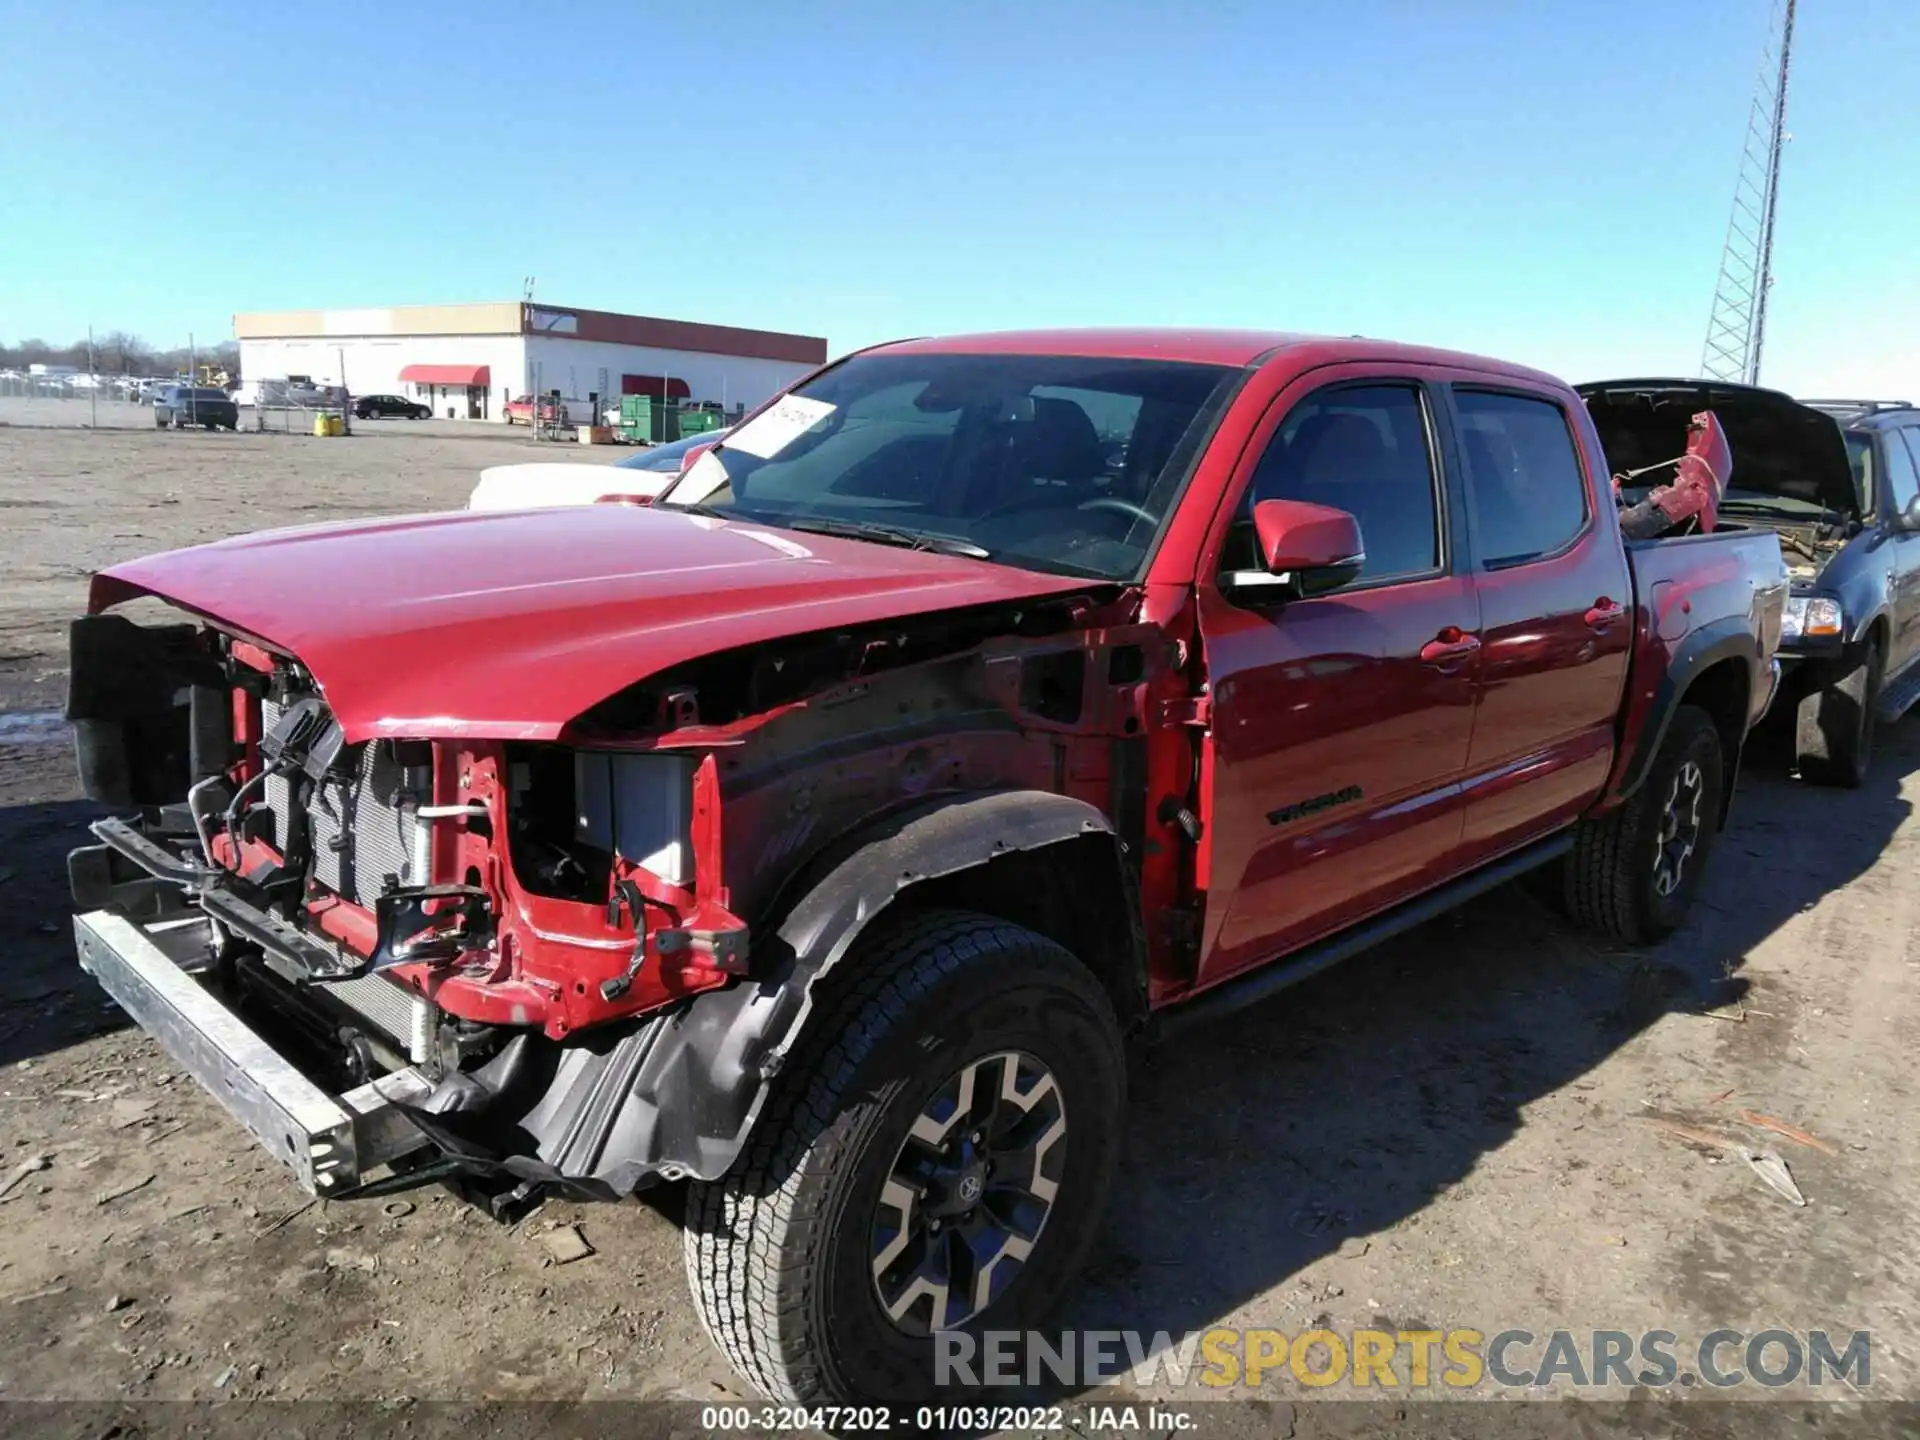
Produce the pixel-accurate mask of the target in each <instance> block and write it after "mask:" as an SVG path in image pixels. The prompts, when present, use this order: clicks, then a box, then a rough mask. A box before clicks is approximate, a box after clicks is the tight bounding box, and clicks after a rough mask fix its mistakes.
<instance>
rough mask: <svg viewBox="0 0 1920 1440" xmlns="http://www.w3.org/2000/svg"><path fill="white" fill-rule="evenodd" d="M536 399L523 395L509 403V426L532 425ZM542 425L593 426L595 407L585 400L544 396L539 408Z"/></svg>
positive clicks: (541, 398)
mask: <svg viewBox="0 0 1920 1440" xmlns="http://www.w3.org/2000/svg"><path fill="white" fill-rule="evenodd" d="M535 409H536V407H535V405H534V399H533V396H531V395H522V396H520V397H519V398H518V399H517V400H509V401H508V402H507V423H508V424H509V425H531V424H533V421H534V413H535ZM538 411H539V416H540V423H541V424H542V425H549V424H551V425H591V424H592V423H593V406H592V405H591V404H589V403H588V402H587V401H585V400H555V399H553V398H552V397H551V396H547V395H542V396H541V397H540V403H539V406H538Z"/></svg>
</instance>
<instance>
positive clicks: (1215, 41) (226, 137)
mask: <svg viewBox="0 0 1920 1440" xmlns="http://www.w3.org/2000/svg"><path fill="white" fill-rule="evenodd" d="M1767 6H1768V0H1681V3H1674V0H1551V3H1547V0H1447V3H1442V0H1431V3H1418V0H1345V3H1341V4H1321V3H1313V4H1308V3H1302V0H1264V3H1247V4H1242V3H1234V0H1223V3H1208V4H1206V5H1204V6H1199V7H1187V6H1176V5H1168V4H1165V3H1157V4H1147V3H1135V0H1109V3H1103V4H1094V3H1081V0H1039V3H1035V0H1027V3H1001V0H974V3H968V4H949V3H946V0H914V3H900V0H891V3H884V4H882V3H865V0H849V3H839V4H832V3H830V4H823V5H818V6H803V5H793V4H791V3H782V4H777V5H776V4H771V3H762V0H746V3H741V4H736V5H733V6H728V7H703V6H687V5H675V6H671V7H668V6H654V5H641V4H633V3H628V4H619V3H610V4H591V3H581V4H571V5H567V6H564V7H553V8H552V10H551V11H548V9H547V7H540V6H528V5H515V6H511V7H508V6H500V5H494V4H488V3H482V0H472V3H468V4H463V5H458V6H456V5H453V4H441V3H437V0H433V3H427V4H422V5H404V4H394V3H385V4H379V5H373V4H367V3H363V0H338V3H332V4H328V5H323V6H316V5H288V6H280V5H265V6H240V7H237V8H236V7H233V6H215V7H212V8H208V7H206V6H200V7H197V8H193V9H190V10H189V11H186V12H177V13H176V12H172V11H167V10H165V9H164V8H162V9H154V8H152V7H150V6H149V7H139V6H135V5H133V4H131V3H130V0H117V3H110V4H103V3H86V0H61V3H44V0H0V97H4V104H5V107H6V113H7V116H8V123H7V124H6V126H5V127H4V133H0V338H5V339H10V340H18V339H22V338H26V337H29V336H36V337H41V338H47V339H52V340H62V341H63V340H66V339H68V338H71V337H72V336H74V335H76V334H80V333H83V332H84V330H85V327H86V326H87V325H88V324H89V323H92V324H94V325H96V326H99V327H102V328H106V327H122V328H127V329H131V330H134V331H136V332H138V333H140V334H141V335H143V336H144V337H146V338H147V339H149V340H151V341H154V342H156V343H168V344H171V343H178V342H181V341H184V339H185V336H186V333H187V332H188V331H189V330H192V331H194V332H195V333H196V335H197V336H198V337H202V338H204V337H208V336H211V335H223V334H226V333H229V321H230V317H231V315H232V313H233V312H234V311H236V310H250V309H264V308H274V307H283V306H286V307H291V306H308V305H314V306H355V305H377V304H388V303H403V302H415V301H417V302H428V301H455V300H478V299H497V298H510V297H513V296H516V295H518V293H519V291H520V286H521V281H522V278H523V277H524V276H526V275H529V274H532V275H534V276H537V277H538V291H537V293H538V295H539V296H540V297H541V298H543V299H546V300H550V301H554V302H558V303H565V304H575V305H586V306H596V307H600V308H604V309H615V310H633V311H637V312H640V313H645V314H655V315H665V316H671V317H676V318H684V319H695V320H706V321H713V322H720V323H728V324H739V325H752V326H762V327H766V328H772V329H787V330H798V331H803V332H807V333H812V334H824V335H826V336H827V337H828V338H829V341H830V343H831V345H832V347H833V349H834V350H835V351H836V352H837V351H840V350H844V349H847V348H851V347H853V346H856V345H860V344H865V343H868V342H871V341H874V340H879V339H885V338H888V337H891V336H896V335H901V334H925V333H932V332H940V331H946V330H955V329H989V328H1000V327H1007V326H1022V325H1036V324H1102V323H1148V324H1203V325H1214V324H1230V325H1248V326H1259V327H1272V328H1287V329H1304V330H1320V331H1330V332H1334V333H1364V334H1369V335H1376V336H1383V337H1389V338H1394V339H1407V340H1417V341H1423V342H1428V343H1436V344H1445V345H1452V346H1457V347H1460V348H1466V349H1475V350H1480V351H1484V352H1488V353H1492V354H1496V355H1500V356H1503V357H1506V358H1511V359H1515V360H1521V361H1527V362H1531V363H1534V364H1538V365H1542V366H1544V367H1546V368H1548V369H1551V370H1555V371H1557V372H1560V373H1563V374H1566V375H1568V376H1570V377H1571V378H1574V379H1580V378H1594V377H1599V376H1612V375H1621V374H1626V373H1634V374H1644V373H1648V372H1669V373H1670V372H1676V371H1677V372H1681V373H1692V372H1693V370H1694V369H1695V368H1696V366H1697V364H1698V360H1699V354H1700V343H1701V339H1702V336H1703V333H1704V330H1705V325H1706V319H1707V311H1708V303H1709V300H1710V297H1711V293H1712V288H1713V282H1714V275H1715V271H1716V267H1717V263H1718V258H1719V250H1720V245H1721V240H1722V236H1723V232H1724V229H1725V226H1726V219H1727V209H1728V204H1729V200H1730V198H1731V193H1732V187H1733V180H1734V170H1735V164H1736V161H1737V159H1738V154H1739V147H1740V140H1741V135H1742V132H1743V129H1744V126H1745V123H1746V112H1747V107H1748V103H1749V98H1750V93H1751V89H1752V83H1753V77H1754V70H1755V66H1756V63H1757V61H1758V58H1759V49H1760V45H1761V41H1762V39H1763V34H1764V30H1765V25H1766V18H1767ZM1800 11H1801V13H1800V19H1799V26H1798V31H1797V34H1796V42H1795V67H1794V77H1793V87H1792V103H1791V110H1790V124H1791V128H1792V130H1793V133H1794V137H1795V138H1794V140H1793V142H1792V144H1791V145H1790V146H1789V148H1788V152H1787V158H1786V167H1785V177H1784V181H1783V198H1782V202H1781V215H1780V222H1779V231H1778V242H1777V245H1778V249H1777V254H1776V259H1775V273H1776V276H1777V285H1776V288H1775V291H1774V301H1773V310H1772V317H1771V323H1770V329H1769V340H1768V356H1769V360H1768V365H1767V369H1766V373H1765V377H1764V378H1765V379H1766V380H1767V381H1768V382H1769V383H1773V384H1779V385H1782V386H1785V387H1788V388H1791V389H1797V390H1800V391H1802V392H1803V393H1813V392H1827V393H1831V392H1838V391H1846V392H1862V391H1865V392H1871V393H1876V394H1884V393H1887V392H1889V391H1892V390H1902V391H1906V392H1915V391H1920V83H1917V82H1916V76H1920V26H1915V25H1914V24H1913V23H1912V22H1913V14H1912V0H1804V3H1803V4H1802V5H1801V7H1800ZM1183 12H1185V13H1183ZM168 15H173V16H174V18H173V19H170V20H168V19H164V17H166V16H168ZM188 15H191V17H192V18H191V21H190V22H189V21H188V19H187V16H188ZM163 20H164V23H162V22H163Z"/></svg>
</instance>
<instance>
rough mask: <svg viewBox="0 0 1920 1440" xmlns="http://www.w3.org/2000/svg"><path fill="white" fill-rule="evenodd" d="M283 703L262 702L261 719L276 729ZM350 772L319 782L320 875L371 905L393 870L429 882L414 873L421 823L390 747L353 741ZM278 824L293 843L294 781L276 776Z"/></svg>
mask: <svg viewBox="0 0 1920 1440" xmlns="http://www.w3.org/2000/svg"><path fill="white" fill-rule="evenodd" d="M279 717H280V707H279V706H278V705H275V704H274V703H273V702H272V701H270V700H269V701H263V702H262V703H261V706H260V719H261V724H262V726H263V728H266V729H272V728H273V724H274V722H275V721H276V720H278V719H279ZM346 760H347V764H348V765H349V766H350V767H351V769H350V776H349V778H347V779H331V778H330V779H327V780H324V781H322V782H321V783H320V784H318V785H315V786H314V788H313V800H312V803H311V804H310V805H309V806H308V809H307V826H308V830H309V833H310V834H311V836H312V841H313V878H314V879H315V880H316V881H317V882H318V883H319V884H321V885H322V886H324V887H325V888H326V889H328V890H331V891H332V892H333V893H334V894H336V895H340V896H342V897H344V898H346V899H348V900H352V901H353V902H354V903H355V904H358V905H363V906H365V907H366V908H367V909H369V910H371V909H372V908H373V902H374V901H375V900H376V899H378V898H379V895H380V891H381V888H382V885H383V882H384V881H385V880H386V878H387V877H388V876H389V875H391V876H393V877H394V878H395V879H396V880H398V881H399V883H400V884H402V885H417V884H424V883H426V877H425V876H416V875H415V874H413V839H414V829H415V827H416V826H417V825H418V824H419V822H418V821H417V820H416V819H415V818H414V816H413V812H412V811H411V810H407V809H403V808H402V807H401V805H400V793H401V787H402V781H403V776H402V773H401V768H400V765H399V764H398V762H396V761H395V759H394V758H393V752H392V750H391V748H390V747H388V746H386V745H382V744H380V743H379V742H377V741H368V742H364V743H362V744H359V745H354V746H350V747H348V749H347V751H346ZM265 789H266V802H267V807H268V808H269V809H270V810H272V811H273V818H274V831H275V834H276V835H277V837H278V839H279V843H280V844H281V845H283V846H284V845H285V844H286V840H287V832H288V826H289V824H290V823H291V820H292V811H293V785H292V782H291V781H288V780H286V779H283V778H280V777H278V776H274V777H272V778H269V779H268V781H267V783H266V787H265Z"/></svg>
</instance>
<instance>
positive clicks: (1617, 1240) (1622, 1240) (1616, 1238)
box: [1600, 1235, 1627, 1246]
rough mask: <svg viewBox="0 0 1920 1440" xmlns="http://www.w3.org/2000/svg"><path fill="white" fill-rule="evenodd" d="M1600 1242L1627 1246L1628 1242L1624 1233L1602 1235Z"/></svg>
mask: <svg viewBox="0 0 1920 1440" xmlns="http://www.w3.org/2000/svg"><path fill="white" fill-rule="evenodd" d="M1600 1243H1601V1244H1602V1245H1619V1246H1625V1245H1626V1243H1627V1240H1626V1237H1625V1236H1624V1235H1602V1236H1601V1237H1600Z"/></svg>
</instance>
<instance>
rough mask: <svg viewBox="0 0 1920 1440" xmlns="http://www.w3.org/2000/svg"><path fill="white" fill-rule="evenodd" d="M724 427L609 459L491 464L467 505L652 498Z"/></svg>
mask: <svg viewBox="0 0 1920 1440" xmlns="http://www.w3.org/2000/svg"><path fill="white" fill-rule="evenodd" d="M726 433H727V432H726V431H724V430H713V431H709V432H708V433H707V434H705V435H691V436H689V437H687V438H686V439H685V440H673V441H669V442H668V443H667V444H665V445H650V446H648V447H647V448H646V449H644V450H637V451H635V452H633V453H632V454H630V455H624V456H622V457H621V458H620V459H618V460H616V461H614V462H613V464H611V465H593V464H578V465H568V464H565V463H562V462H558V461H536V462H532V463H529V464H526V465H489V466H488V467H487V468H486V469H484V470H482V471H481V472H480V483H479V484H478V485H475V486H474V487H473V494H472V495H471V496H470V497H469V498H468V500H467V508H468V509H469V510H534V509H539V508H541V507H543V506H547V505H592V504H594V503H595V502H596V501H600V500H624V501H629V502H634V501H647V500H651V499H653V497H654V496H656V495H658V494H659V493H660V492H661V491H662V490H664V489H666V487H667V485H668V484H669V483H670V482H671V481H672V480H673V479H674V477H675V476H677V475H678V474H679V473H680V471H681V470H682V469H683V468H684V467H685V465H686V463H687V458H688V456H690V455H692V454H694V453H695V452H697V451H698V450H700V449H701V448H702V447H703V446H707V445H712V444H714V443H715V442H716V441H718V440H719V439H720V438H721V437H722V436H724V435H725V434H726ZM612 472H618V473H617V474H615V473H612Z"/></svg>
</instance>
